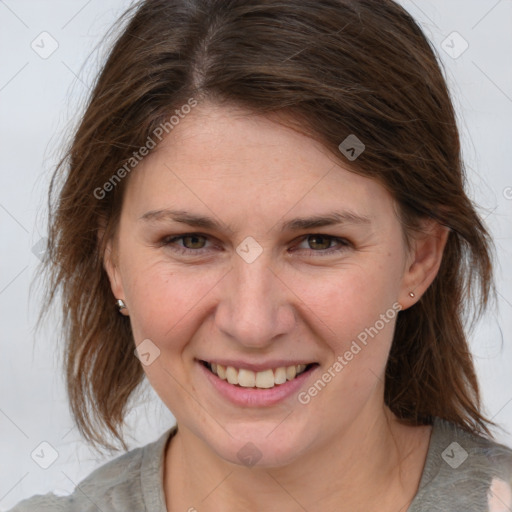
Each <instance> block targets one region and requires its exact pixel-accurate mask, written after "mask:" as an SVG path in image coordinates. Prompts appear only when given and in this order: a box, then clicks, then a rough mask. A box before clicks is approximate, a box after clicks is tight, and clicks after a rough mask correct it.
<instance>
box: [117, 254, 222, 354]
mask: <svg viewBox="0 0 512 512" xmlns="http://www.w3.org/2000/svg"><path fill="white" fill-rule="evenodd" d="M148 260H149V258H147V259H146V260H144V259H143V258H141V259H140V260H139V261H138V262H137V261H134V262H133V264H132V266H131V268H130V269H129V270H128V275H129V276H132V277H131V278H130V280H129V282H128V283H127V284H126V285H125V292H126V297H127V300H129V304H130V320H131V324H132V329H133V333H134V338H135V341H136V343H137V342H139V340H142V339H146V338H149V339H151V340H152V341H153V342H154V343H155V344H156V345H158V346H161V347H162V348H165V349H176V348H178V347H179V344H180V340H186V336H185V334H186V332H187V330H188V328H190V330H191V331H192V330H193V329H194V326H193V324H194V319H195V318H197V315H198V313H199V312H200V310H201V306H202V304H203V302H204V300H205V298H206V297H207V295H208V292H209V290H211V289H212V288H213V287H214V286H215V284H216V283H217V282H218V281H219V277H218V276H217V274H218V272H216V271H214V272H207V271H202V270H200V269H199V268H189V269H183V268H176V265H170V264H169V262H167V261H165V260H163V259H162V260H156V261H154V262H153V263H149V264H148Z"/></svg>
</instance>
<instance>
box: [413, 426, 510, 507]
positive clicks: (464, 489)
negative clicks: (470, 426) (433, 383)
mask: <svg viewBox="0 0 512 512" xmlns="http://www.w3.org/2000/svg"><path fill="white" fill-rule="evenodd" d="M504 503H506V505H505V506H506V507H509V508H503V506H504V505H503V504H504ZM498 504H500V505H499V506H501V508H496V507H498ZM461 507H462V508H461ZM493 507H495V508H493ZM509 509H512V449H511V448H509V447H508V446H505V445H503V444H500V443H497V442H495V441H493V440H491V439H488V438H486V437H483V436H481V435H477V434H474V433H470V432H467V431H465V430H463V429H462V428H460V427H459V426H457V425H455V424H454V423H451V422H449V421H447V420H443V419H441V418H435V419H434V425H433V430H432V436H431V440H430V447H429V451H428V455H427V460H426V461H425V467H424V470H423V475H422V478H421V481H420V486H419V490H418V493H417V496H416V498H415V500H414V501H413V503H412V506H411V508H410V509H409V512H423V511H427V510H428V511H429V512H431V511H437V510H443V511H446V512H449V511H459V510H465V511H468V512H473V511H475V512H476V511H478V512H480V511H489V512H494V511H498V510H509Z"/></svg>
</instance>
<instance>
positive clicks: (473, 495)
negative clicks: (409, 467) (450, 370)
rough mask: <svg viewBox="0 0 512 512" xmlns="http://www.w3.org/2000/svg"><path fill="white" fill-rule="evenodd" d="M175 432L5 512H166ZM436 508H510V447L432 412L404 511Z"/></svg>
mask: <svg viewBox="0 0 512 512" xmlns="http://www.w3.org/2000/svg"><path fill="white" fill-rule="evenodd" d="M175 433H176V427H173V428H171V429H169V430H167V431H166V432H165V433H164V434H163V435H162V436H161V437H160V438H159V439H157V440H156V441H154V442H153V443H150V444H147V445H145V446H142V447H140V448H135V449H133V450H131V451H129V452H127V453H124V454H123V455H121V456H120V457H117V458H116V459H114V460H112V461H110V462H108V463H106V464H104V465H103V466H101V467H99V468H98V469H96V470H95V471H93V472H92V473H91V474H90V475H89V476H88V477H87V478H85V479H84V480H83V481H82V482H81V483H80V484H78V486H77V487H76V489H75V490H74V492H73V494H71V495H69V496H55V495H54V494H52V493H49V494H45V495H43V496H40V495H38V496H34V497H32V498H29V499H26V500H23V501H21V502H20V503H18V505H16V506H15V507H14V508H13V509H11V510H10V511H9V512H50V511H51V512H98V511H101V512H167V511H166V507H165V495H164V490H163V461H164V453H165V446H166V441H167V440H168V439H169V436H172V435H174V434H175ZM192 505H193V504H192ZM437 511H439V512H441V511H442V512H509V511H512V449H510V448H508V447H506V446H503V445H501V444H498V443H495V442H493V441H490V440H488V439H485V438H483V437H480V436H476V435H473V434H470V433H467V432H466V431H464V430H462V429H460V428H459V427H457V426H456V425H454V424H453V423H450V422H448V421H446V420H442V419H440V418H435V419H434V424H433V429H432V435H431V438H430V445H429V449H428V453H427V458H426V461H425V466H424V468H423V473H422V476H421V480H420V484H419V488H418V492H417V493H416V496H415V498H414V500H413V502H412V503H411V505H410V507H409V508H408V510H407V512H437Z"/></svg>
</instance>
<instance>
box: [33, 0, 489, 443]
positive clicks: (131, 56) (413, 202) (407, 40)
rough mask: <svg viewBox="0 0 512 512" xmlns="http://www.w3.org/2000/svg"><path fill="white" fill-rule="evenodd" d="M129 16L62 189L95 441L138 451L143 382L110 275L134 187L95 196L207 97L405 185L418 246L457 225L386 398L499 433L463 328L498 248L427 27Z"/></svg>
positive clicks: (191, 6)
mask: <svg viewBox="0 0 512 512" xmlns="http://www.w3.org/2000/svg"><path fill="white" fill-rule="evenodd" d="M120 23H125V25H124V29H123V31H122V33H121V35H120V36H119V37H118V38H117V40H116V42H115V44H114V46H113V48H112V50H111V52H110V55H109V57H108V59H107V62H106V64H105V65H104V67H103V69H102V71H101V73H100V74H99V76H98V78H97V81H96V84H95V87H94V90H93V92H92V94H91V97H90V99H89V102H88V105H87V107H86V110H85V114H84V115H83V118H82V120H81V123H80V125H79V127H78V129H77V131H76V134H75V136H74V139H73V141H72V143H71V145H70V147H69V150H68V152H67V154H66V157H65V158H64V159H63V160H62V161H61V163H60V164H59V166H58V168H57V170H56V172H55V174H54V176H53V178H52V181H51V186H50V192H49V205H50V215H49V226H50V229H49V237H48V238H49V249H48V251H47V253H46V257H45V261H44V262H43V264H44V265H45V268H46V271H47V278H48V284H49V286H48V288H47V290H48V297H47V304H48V305H49V304H50V303H51V302H53V301H54V299H55V297H56V295H57V294H58V292H60V293H61V294H62V299H63V316H64V333H65V334H64V337H65V366H66V378H67V388H68V394H69V400H70V405H71V410H72V413H73V415H74V417H75V419H76V422H77V425H78V427H79V429H80V431H81V433H82V435H83V436H84V437H85V438H86V439H87V440H88V441H89V442H90V443H91V444H93V445H94V446H96V445H101V446H105V447H110V448H112V445H111V444H109V443H108V442H107V439H106V434H108V435H113V436H114V437H115V438H116V439H117V440H119V441H120V442H121V443H122V445H123V447H124V448H125V449H126V445H125V444H124V441H123V439H122V435H121V433H120V430H121V426H122V424H123V421H124V416H125V412H126V409H127V403H128V401H129V398H130V397H131V396H132V394H133V392H134V390H135V389H136V388H138V386H139V384H140V383H141V382H142V380H143V376H144V373H143V370H142V368H141V365H140V362H139V360H138V359H137V358H136V357H135V356H134V340H133V336H132V332H131V328H130V321H129V318H128V317H125V316H123V315H120V314H119V313H118V311H117V309H116V307H115V298H114V297H113V295H112V291H111V288H110V284H109V281H108V278H107V274H106V272H105V271H104V268H103V265H102V259H103V251H104V249H105V244H106V241H107V240H109V239H110V238H111V237H112V236H113V235H114V234H115V233H116V228H117V223H118V219H119V214H120V210H121V203H122V198H123V190H124V188H125V186H126V182H127V180H128V179H129V177H126V178H124V179H123V180H119V182H118V183H117V182H116V184H115V186H113V187H110V188H109V192H108V193H106V194H102V195H103V196H104V197H102V198H100V199H98V197H97V195H98V194H97V193H96V194H95V192H94V191H95V190H98V189H103V190H104V184H105V183H107V182H109V180H111V178H112V176H113V174H114V173H115V171H116V169H119V168H121V167H122V166H123V165H125V164H126V162H127V161H128V160H129V159H130V157H132V155H133V151H134V150H138V149H139V148H140V147H142V146H144V145H145V144H146V141H147V137H148V136H149V135H150V134H152V133H153V132H154V130H155V128H157V127H158V126H159V125H160V123H162V122H163V121H165V120H167V119H168V118H169V116H170V115H171V114H172V113H173V112H174V111H175V109H179V108H180V106H182V105H184V104H186V103H187V102H188V101H189V99H190V98H195V99H196V100H198V101H201V100H209V101H214V102H217V103H223V102H226V103H229V104H236V105H240V106H242V107H245V108H246V109H248V110H249V111H252V112H255V113H260V114H263V115H265V114H266V115H271V114H276V115H280V114H285V115H286V116H287V118H288V119H289V124H290V126H292V125H293V127H294V128H295V129H298V130H301V131H303V132H304V133H306V134H308V135H309V136H311V137H313V138H315V139H316V140H319V141H320V142H321V143H322V144H323V145H324V146H325V147H326V148H327V149H328V150H330V151H331V152H332V154H333V155H334V156H335V157H336V158H337V159H338V160H341V161H342V163H343V165H345V166H346V165H347V164H349V165H350V167H351V169H352V170H353V171H354V172H357V173H360V174H361V175H364V176H368V177H370V178H373V179H375V180H378V181H379V182H380V183H381V184H383V185H384V186H385V187H386V188H387V189H388V190H389V191H390V193H391V194H392V196H393V197H394V199H395V200H396V202H397V204H398V206H399V214H400V217H401V220H402V222H403V225H404V233H405V235H406V239H407V236H408V235H409V234H411V232H412V230H415V229H417V227H418V225H419V224H418V221H419V220H420V219H422V218H432V219H435V220H436V221H437V222H439V223H440V224H442V225H444V226H447V227H449V228H450V230H451V231H450V233H449V237H448V241H447V245H446V248H445V251H444V255H443V260H442V263H441V267H440V269H439V272H438V275H437V276H436V278H435V280H434V282H433V283H432V284H431V286H430V287H429V288H428V289H427V291H426V292H425V293H424V295H423V296H422V297H421V299H420V300H419V301H418V303H417V304H415V305H414V306H413V307H411V308H409V309H407V310H405V311H402V312H400V314H399V315H398V318H397V324H396V331H395V336H394V340H393V344H392V348H391V353H390V356H389V361H388V364H387V370H386V380H385V402H386V404H387V405H388V406H389V407H390V408H391V410H392V411H393V412H394V413H395V414H396V415H397V416H398V417H399V418H402V419H403V421H404V422H408V423H409V424H428V423H432V417H433V416H439V417H442V418H445V419H447V420H450V421H452V422H454V423H456V424H457V425H459V426H460V427H462V428H464V429H466V430H468V431H473V432H480V433H485V434H486V435H488V436H491V433H490V431H489V429H488V425H491V424H492V425H493V423H492V422H490V421H489V420H487V419H486V418H485V417H484V416H483V415H482V414H481V411H480V397H479V388H478V383H477V379H476V375H475V371H474V367H473V363H472V358H471V354H470V352H469V349H468V345H467V340H466V335H465V332H464V327H465V325H466V322H465V321H466V320H467V319H469V318H473V319H475V318H477V317H478V315H479V313H481V312H482V311H483V309H484V308H485V306H486V305H487V303H488V299H489V298H490V295H491V292H492V291H493V289H494V288H493V282H492V266H491V257H490V255H491V251H492V245H491V241H490V238H489V235H488V233H487V231H486V229H485V227H484V226H483V224H482V222H481V221H480V219H479V217H478V215H477V213H476V211H475V208H474V206H473V205H472V203H471V201H470V200H469V199H468V197H467V196H466V194H465V192H464V181H465V174H464V168H463V163H462V160H461V154H460V143H459V135H458V129H457V126H456V120H455V114H454V110H453V106H452V103H451V100H450V96H449V92H448V90H447V86H446V83H445V79H444V77H443V73H442V71H441V69H440V66H439V63H438V58H437V57H436V54H435V51H434V50H433V49H432V48H431V46H430V44H429V42H428V41H427V39H426V37H425V36H424V34H423V33H422V31H421V29H420V28H419V27H418V25H417V24H416V22H415V21H414V20H413V19H412V17H411V16H410V15H409V14H408V13H407V12H406V11H405V10H404V9H403V8H401V7H400V6H399V5H397V4H396V3H394V2H393V1H391V0H321V1H319V0H301V1H300V2H297V1H296V0H275V1H273V0H146V1H143V2H140V3H139V4H137V5H135V6H134V7H133V8H131V9H130V10H129V11H127V13H125V15H124V16H123V17H122V18H121V20H120ZM350 134H355V135H356V136H357V137H358V138H359V139H360V140H361V141H363V143H364V144H365V146H366V149H365V151H364V152H363V153H362V154H361V155H360V156H359V158H358V159H357V160H355V161H353V162H350V163H349V162H347V160H346V159H345V157H344V156H343V155H342V154H341V152H340V151H339V149H338V145H339V144H340V142H342V141H343V140H344V139H345V138H346V137H347V136H348V135H350ZM132 172H136V170H134V171H132ZM100 222H104V223H105V224H104V225H105V234H104V236H103V239H102V243H101V244H100V243H98V226H99V225H100ZM46 310H47V308H45V310H44V311H43V312H42V314H43V313H44V312H45V311H46ZM470 312H471V313H473V314H472V315H470V314H469V313H470ZM491 437H492V436H491Z"/></svg>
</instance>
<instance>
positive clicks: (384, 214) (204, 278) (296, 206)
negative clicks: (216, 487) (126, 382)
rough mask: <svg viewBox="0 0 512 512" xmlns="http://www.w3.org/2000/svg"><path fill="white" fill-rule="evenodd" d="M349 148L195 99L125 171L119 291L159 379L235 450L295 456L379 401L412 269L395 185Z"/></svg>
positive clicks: (230, 454)
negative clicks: (339, 151)
mask: <svg viewBox="0 0 512 512" xmlns="http://www.w3.org/2000/svg"><path fill="white" fill-rule="evenodd" d="M341 158H343V157H341V155H340V161H335V160H334V159H333V157H332V156H329V155H328V153H327V152H326V150H324V149H323V148H322V147H321V146H320V145H319V144H318V143H317V142H314V141H313V140H312V139H310V138H308V137H306V136H304V135H300V134H298V133H296V132H294V131H292V130H290V129H288V128H285V127H283V126H282V125H279V124H277V123H275V122H273V121H271V120H270V119H268V118H262V117H258V116H255V115H249V114H248V113H245V112H241V111H239V110H235V109H230V108H226V107H215V106H213V105H199V106H198V107H197V108H196V109H195V110H194V111H193V112H192V113H190V114H189V115H188V116H187V117H185V118H184V119H182V120H181V121H180V123H179V125H177V126H176V127H175V128H174V130H173V131H172V132H170V134H169V135H168V136H167V138H166V139H164V140H163V142H162V143H161V146H160V147H159V148H158V150H157V151H155V152H154V153H153V154H151V155H150V156H148V157H147V158H146V159H145V160H143V161H142V162H141V163H140V164H139V165H138V166H137V167H136V169H135V170H134V171H132V174H131V175H130V177H129V182H128V183H127V189H126V193H125V197H124V203H123V208H122V213H121V218H120V224H119V229H118V232H117V236H116V239H115V241H114V244H113V245H112V246H111V249H112V252H109V256H108V258H107V260H106V268H107V271H108V273H109V277H110V280H111V283H112V290H113V293H114V295H115V297H116V298H122V299H123V300H124V301H125V303H126V304H127V310H126V312H127V314H128V315H129V318H130V322H131V325H132V328H133V333H134V340H135V344H136V345H139V344H140V343H142V342H144V345H142V347H144V350H143V352H144V353H145V356H144V357H145V362H146V363H148V364H144V365H143V368H144V371H145V372H146V375H147V378H148V379H149V382H150V384H151V385H152V386H153V388H154V389H155V391H156V392H157V393H158V395H159V396H160V397H161V399H162V400H163V402H164V403H165V404H166V405H167V407H168V408H169V409H170V410H171V412H172V413H173V414H174V416H175V417H176V419H177V422H178V424H179V426H180V428H181V429H183V430H184V431H187V432H189V433H191V434H193V436H194V437H195V438H196V439H197V440H199V441H200V442H201V443H203V445H204V446H206V447H208V448H209V449H211V450H212V452H213V453H216V454H217V455H218V456H220V457H222V458H223V459H225V460H229V461H231V462H234V463H237V464H240V463H241V462H243V461H242V459H241V457H243V455H244V453H245V452H247V451H249V456H251V455H254V456H256V457H257V458H260V457H261V458H260V460H259V463H260V464H262V465H269V466H272V465H283V464H286V463H289V462H291V461H293V460H294V459H295V458H296V457H299V456H300V455H301V454H304V453H305V452H308V451H313V450H315V449H318V448H319V447H321V445H326V444H327V443H329V442H330V440H332V439H333V438H335V437H336V436H339V435H340V434H341V433H342V432H343V430H344V429H346V428H348V426H349V425H350V424H351V422H353V420H354V418H356V417H358V416H359V415H361V414H362V413H363V411H367V412H371V413H373V412H375V411H377V409H378V408H380V409H382V407H383V398H382V393H383V381H384V377H383V374H384V369H385V365H386V361H387V357H388V353H389V350H390V345H391V340H392V335H393V328H394V323H395V320H396V315H397V311H398V309H399V308H400V306H399V305H398V304H399V303H401V305H407V301H408V300H409V301H410V299H408V298H407V297H408V292H409V291H410V290H411V286H414V285H413V284H412V282H411V280H412V279H413V277H414V276H413V275H412V273H411V272H409V271H408V269H409V268H410V265H411V259H410V256H409V253H408V252H407V251H406V248H405V245H404V241H403V234H402V227H401V225H400V222H399V220H398V218H397V216H396V209H395V205H394V202H393V200H392V197H391V196H390V195H389V193H388V192H387V191H386V190H385V189H384V188H383V187H382V186H381V185H380V184H378V183H377V182H375V181H373V180H370V179H367V178H365V177H362V176H359V175H357V174H355V173H353V172H350V171H349V170H348V168H347V167H346V166H344V164H343V162H342V160H341ZM320 217H322V218H324V217H328V219H327V220H325V219H324V220H323V221H320V220H318V219H316V218H320ZM298 219H300V220H298ZM315 219H316V222H315ZM364 333H366V337H365V335H364ZM365 338H366V339H365ZM363 340H365V342H363ZM354 343H355V345H354ZM357 347H358V348H357ZM350 354H352V356H350ZM205 362H206V363H208V364H211V363H215V364H217V365H222V367H227V366H232V367H233V368H234V369H231V370H228V374H229V375H230V379H231V381H232V382H235V380H233V379H239V384H233V383H229V382H228V381H226V380H223V379H222V378H221V377H222V376H223V372H222V368H221V369H219V366H217V372H218V373H219V374H220V376H218V375H214V373H212V371H211V370H212V369H214V368H215V367H213V368H212V367H210V368H207V367H206V366H205ZM336 362H337V363H338V364H336ZM296 365H303V366H304V365H306V368H305V371H303V373H301V374H300V375H298V376H296V377H295V378H293V373H294V372H293V370H292V369H291V367H293V366H296ZM303 366H300V367H299V368H298V370H299V371H302V370H304V368H303ZM340 366H341V367H340ZM287 367H290V368H289V369H288V370H282V369H281V370H277V368H287ZM239 369H242V371H240V372H238V371H237V370H239ZM286 371H288V378H289V379H290V380H286V382H282V380H283V372H284V374H285V375H286ZM295 371H297V368H295ZM326 375H327V377H326ZM329 375H330V378H329ZM276 380H277V381H278V382H277V383H276ZM319 380H320V381H321V382H322V383H323V385H322V384H319V383H318V381H319ZM315 383H316V387H315ZM255 385H256V386H258V387H254V386H255ZM315 390H316V392H315ZM249 442H250V443H252V444H251V445H248V444H247V443H249ZM241 448H243V450H245V452H244V451H243V450H242V452H239V451H240V449H241Z"/></svg>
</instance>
